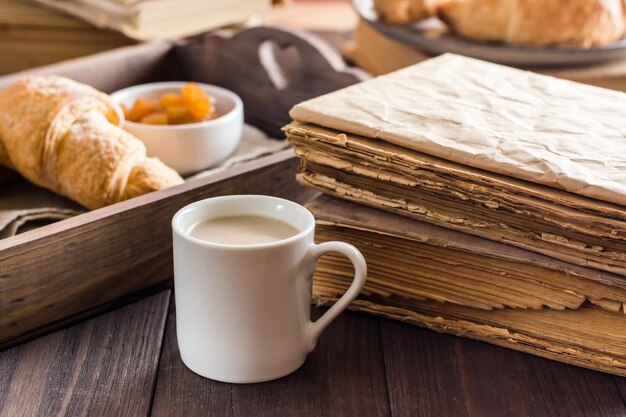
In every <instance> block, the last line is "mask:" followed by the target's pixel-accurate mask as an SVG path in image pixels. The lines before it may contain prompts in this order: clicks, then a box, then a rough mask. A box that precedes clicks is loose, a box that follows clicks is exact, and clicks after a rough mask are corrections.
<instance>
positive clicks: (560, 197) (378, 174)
mask: <svg viewBox="0 0 626 417" xmlns="http://www.w3.org/2000/svg"><path fill="white" fill-rule="evenodd" d="M291 116H292V118H293V119H294V122H293V123H291V124H290V125H288V126H286V127H285V131H286V133H287V136H288V139H289V141H290V142H291V144H292V145H293V147H294V149H295V151H296V154H297V155H298V156H299V157H300V158H301V170H300V173H299V176H298V178H299V180H300V181H301V182H302V183H304V184H307V185H309V186H312V187H315V188H317V189H319V190H321V191H322V192H324V193H325V194H327V195H330V196H334V197H338V198H339V199H341V200H339V199H337V198H331V197H326V196H325V197H322V198H320V199H318V200H316V201H314V202H313V203H312V204H311V205H310V208H311V210H312V211H313V213H314V214H315V216H316V218H317V219H318V231H317V236H318V239H319V240H322V241H325V240H344V241H348V242H351V243H353V244H355V245H356V246H357V247H358V248H359V249H361V250H362V252H363V253H364V255H365V257H366V259H367V261H368V265H369V276H368V283H367V284H366V288H365V291H364V293H363V295H362V296H361V297H360V299H359V300H358V301H357V302H356V303H355V304H354V307H355V308H356V309H360V310H364V311H369V312H372V313H376V314H381V315H384V316H388V317H392V318H397V319H401V320H403V321H408V322H411V323H415V324H418V325H421V326H426V327H429V328H432V329H435V330H437V331H441V332H448V333H453V334H457V335H461V336H464V337H471V338H475V339H480V340H484V341H487V342H491V343H494V344H498V345H502V346H507V347H510V348H513V349H518V350H522V351H526V352H530V353H533V354H537V355H540V356H545V357H549V358H553V359H556V360H561V361H564V362H568V363H572V364H576V365H580V366H585V367H589V368H594V369H599V370H603V371H607V372H612V373H616V374H620V375H626V314H624V303H625V302H626V130H624V128H623V120H624V118H625V117H626V94H623V93H618V92H614V91H610V90H604V89H600V88H596V87H591V86H586V85H582V84H576V83H573V82H570V81H565V80H558V79H554V78H550V77H546V76H542V75H537V74H532V73H529V72H524V71H520V70H515V69H511V68H507V67H502V66H499V65H494V64H489V63H485V62H481V61H477V60H473V59H468V58H463V57H460V56H455V55H444V56H442V57H439V58H435V59H432V60H429V61H425V62H423V63H420V64H418V65H415V66H412V67H408V68H405V69H403V70H400V71H397V72H394V73H391V74H388V75H385V76H381V77H378V78H375V79H372V80H369V81H366V82H364V83H361V84H358V85H355V86H352V87H349V88H346V89H343V90H339V91H336V92H334V93H330V94H328V95H325V96H321V97H318V98H316V99H313V100H309V101H307V102H304V103H301V104H299V105H297V106H295V107H294V109H293V110H292V111H291ZM342 200H350V201H352V202H353V203H349V202H346V201H342ZM354 203H357V204H354ZM367 206H370V207H374V208H377V209H382V210H376V209H372V208H370V207H367ZM383 210H384V211H383ZM392 213H394V214H392ZM350 279H351V269H350V265H349V262H348V261H346V260H344V259H342V258H340V257H334V256H333V257H327V258H324V259H322V260H321V261H320V265H319V268H318V272H317V275H316V278H315V281H314V293H315V297H316V299H317V300H318V301H319V302H322V303H329V302H332V301H333V300H335V299H336V298H337V297H338V296H339V295H340V294H341V293H342V292H343V291H344V290H345V288H346V287H347V285H348V284H349V281H350Z"/></svg>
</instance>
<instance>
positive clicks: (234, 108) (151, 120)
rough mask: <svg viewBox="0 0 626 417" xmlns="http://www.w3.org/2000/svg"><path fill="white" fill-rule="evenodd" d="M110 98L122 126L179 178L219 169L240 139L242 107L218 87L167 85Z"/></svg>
mask: <svg viewBox="0 0 626 417" xmlns="http://www.w3.org/2000/svg"><path fill="white" fill-rule="evenodd" d="M111 98H112V99H113V101H114V102H116V103H117V104H119V105H120V107H121V108H122V109H123V111H124V116H125V121H124V123H123V125H122V127H123V128H124V129H125V130H126V131H128V132H130V133H131V134H133V135H135V136H137V137H138V138H139V139H141V140H142V141H143V143H144V144H145V145H146V148H147V150H148V155H149V156H154V157H157V158H159V159H160V160H161V161H162V162H163V163H165V164H166V165H168V166H170V167H172V168H173V169H175V170H176V171H178V172H179V173H180V174H181V175H188V174H192V173H195V172H198V171H202V170H204V169H207V168H211V167H213V166H215V165H218V164H219V163H220V162H222V161H224V160H225V159H227V158H228V157H229V156H230V155H232V153H233V152H234V151H235V149H236V148H237V145H238V144H239V141H240V140H241V134H242V130H243V103H242V101H241V99H240V98H239V96H237V95H236V94H235V93H233V92H232V91H229V90H226V89H224V88H221V87H217V86H213V85H209V84H202V83H190V82H184V81H181V82H179V81H171V82H170V81H168V82H158V83H150V84H141V85H136V86H133V87H129V88H125V89H123V90H119V91H116V92H115V93H113V94H111Z"/></svg>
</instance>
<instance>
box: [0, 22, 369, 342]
mask: <svg viewBox="0 0 626 417" xmlns="http://www.w3.org/2000/svg"><path fill="white" fill-rule="evenodd" d="M34 74H57V75H63V76H66V77H70V78H73V79H75V80H77V81H81V82H84V83H87V84H90V85H93V86H94V87H96V88H98V89H100V90H103V91H106V92H112V91H115V90H118V89H120V88H123V87H127V86H129V85H133V84H140V83H145V82H151V81H160V80H194V81H199V82H205V83H210V84H216V85H220V86H223V87H226V88H228V89H231V90H233V91H235V92H236V93H237V94H239V95H240V96H241V98H242V99H243V101H244V106H245V115H246V122H247V123H250V124H252V125H254V126H256V127H258V128H260V129H261V130H263V131H265V132H266V133H267V134H269V135H270V136H272V137H276V138H282V137H283V135H282V132H281V131H280V128H281V127H282V126H283V125H285V124H287V123H288V122H289V116H288V111H289V109H290V108H291V107H292V106H293V105H294V104H295V103H298V102H300V101H302V100H306V99H308V98H311V97H314V96H317V95H319V94H322V93H326V92H329V91H332V90H335V89H338V88H342V87H344V86H347V85H350V84H353V83H355V82H357V81H359V80H361V79H363V78H365V77H366V75H365V74H364V73H362V72H360V71H358V70H355V69H351V68H347V67H346V66H345V64H344V62H343V60H342V59H341V57H340V56H339V55H338V53H336V52H335V51H334V50H333V49H331V48H330V47H329V46H327V45H326V44H325V43H323V42H322V41H320V40H318V39H317V38H315V37H312V36H311V35H308V34H304V33H299V32H294V31H287V30H285V29H281V28H276V27H258V28H253V29H248V30H244V31H241V32H239V33H237V34H235V35H233V34H232V33H226V32H219V33H214V34H208V35H204V36H201V37H198V38H195V39H192V40H190V41H187V42H185V43H177V44H173V43H168V42H155V43H149V44H144V45H138V46H131V47H125V48H121V49H118V50H114V51H110V52H105V53H101V54H97V55H92V56H90V57H86V58H81V59H77V60H72V61H67V62H65V63H61V64H56V65H51V66H48V67H42V68H39V69H35V70H31V71H27V72H22V73H18V74H14V75H9V76H5V77H0V88H3V87H4V86H6V85H7V84H8V83H10V82H11V81H12V80H14V79H16V78H20V77H23V76H25V75H34ZM297 165H298V163H297V161H296V159H295V157H294V156H293V154H292V152H291V150H287V151H283V152H280V153H277V154H274V155H271V156H268V157H264V158H260V159H257V160H255V161H252V162H249V163H246V164H243V165H239V166H237V167H235V168H233V169H230V170H227V171H223V172H219V173H216V174H214V175H211V176H208V177H204V178H199V179H194V180H189V181H187V182H186V183H184V184H182V185H180V186H177V187H173V188H170V189H166V190H162V191H159V192H155V193H151V194H148V195H145V196H141V197H138V198H134V199H132V200H128V201H125V202H122V203H118V204H114V205H111V206H109V207H105V208H102V209H99V210H94V211H92V212H89V213H85V214H82V215H79V216H76V217H74V218H71V219H68V220H64V221H60V222H57V223H54V224H52V225H49V226H44V227H41V228H39V229H36V230H33V231H30V232H26V233H23V234H21V235H18V236H15V237H11V238H7V239H4V240H0V348H6V347H8V346H11V345H14V344H16V343H18V342H21V341H24V340H26V339H28V338H32V337H34V336H36V335H38V334H42V333H45V332H49V331H51V330H53V329H56V328H58V327H61V326H64V325H66V324H68V323H70V322H73V321H76V320H78V319H80V318H83V317H85V316H88V315H92V314H95V313H96V312H99V311H102V310H103V309H106V308H110V307H111V306H112V305H114V304H116V303H120V302H126V301H128V299H131V298H134V297H137V296H141V295H143V294H145V293H146V292H149V291H151V290H152V291H154V289H156V288H161V287H163V286H166V285H170V284H171V279H172V253H171V252H172V247H171V228H170V220H171V218H172V216H173V215H174V213H175V212H176V211H177V210H178V209H180V208H181V207H183V206H184V205H186V204H188V203H190V202H192V201H196V200H199V199H203V198H207V197H210V196H215V195H224V194H247V193H249V194H267V195H275V196H280V197H284V198H288V199H291V200H294V201H298V202H306V201H308V200H309V199H310V198H312V197H313V196H314V195H315V192H313V191H311V190H309V189H306V188H302V187H300V186H299V185H297V184H296V182H295V171H296V169H297Z"/></svg>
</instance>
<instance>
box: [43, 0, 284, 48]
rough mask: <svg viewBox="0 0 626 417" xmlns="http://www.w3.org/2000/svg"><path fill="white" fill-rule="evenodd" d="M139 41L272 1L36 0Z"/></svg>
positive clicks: (207, 25) (230, 20) (211, 25)
mask: <svg viewBox="0 0 626 417" xmlns="http://www.w3.org/2000/svg"><path fill="white" fill-rule="evenodd" d="M35 1H37V2H38V3H41V4H45V5H47V6H50V7H54V8H56V9H58V10H62V11H64V12H67V13H70V14H72V15H74V16H78V17H80V18H82V19H84V20H86V21H88V22H89V23H92V24H93V25H96V26H98V27H101V28H109V29H113V30H117V31H120V32H122V33H124V34H125V35H127V36H129V37H131V38H133V39H138V40H150V39H178V38H183V37H186V36H192V35H196V34H199V33H202V32H205V31H207V30H211V29H215V28H218V27H222V26H227V25H232V24H236V23H243V22H245V21H246V20H248V19H249V18H250V17H252V16H256V15H260V14H264V13H266V12H267V11H269V9H270V7H271V3H272V2H271V0H105V1H102V0H35Z"/></svg>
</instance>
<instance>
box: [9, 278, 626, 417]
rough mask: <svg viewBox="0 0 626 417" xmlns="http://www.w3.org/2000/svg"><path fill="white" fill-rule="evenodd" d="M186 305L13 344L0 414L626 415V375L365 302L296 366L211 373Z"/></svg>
mask: <svg viewBox="0 0 626 417" xmlns="http://www.w3.org/2000/svg"><path fill="white" fill-rule="evenodd" d="M322 312H323V309H320V308H317V309H314V310H313V316H314V317H319V316H320V315H321V313H322ZM175 315H176V310H175V306H174V305H173V298H172V297H171V292H170V290H166V291H163V292H161V293H158V294H156V295H152V296H149V297H148V298H144V299H142V300H140V301H136V302H134V303H133V304H130V305H127V306H124V307H121V308H119V309H117V310H114V311H112V312H109V313H107V314H103V315H100V316H97V317H95V318H92V319H90V320H88V321H84V322H82V323H79V324H77V325H74V326H72V327H68V328H66V329H63V330H60V331H57V332H55V333H52V334H49V335H47V336H43V337H40V338H39V339H36V340H33V341H31V342H28V343H25V344H22V345H20V346H16V347H13V348H11V349H7V350H4V351H1V352H0V417H5V416H10V417H21V416H24V417H26V416H28V417H30V416H37V417H40V416H41V417H47V416H103V417H104V416H106V417H113V416H125V417H129V416H156V417H161V416H163V417H171V416H189V417H195V416H198V417H200V416H202V417H205V416H220V417H221V416H233V417H247V416H273V417H275V416H299V417H306V416H321V417H325V416H344V415H354V416H394V417H396V416H423V417H430V416H433V417H435V416H436V417H440V416H443V417H447V416H452V417H457V416H459V417H463V416H468V417H498V416H502V417H505V416H506V417H516V416H528V417H533V416H538V417H543V416H546V417H560V416H563V417H578V416H581V417H594V416H603V417H605V416H606V417H615V416H626V379H624V378H619V377H615V376H612V375H608V374H603V373H600V372H594V371H590V370H586V369H582V368H577V367H574V366H570V365H565V364H562V363H558V362H553V361H549V360H546V359H541V358H537V357H534V356H530V355H527V354H524V353H520V352H515V351H512V350H508V349H504V348H500V347H496V346H491V345H488V344H485V343H481V342H475V341H471V340H467V339H462V338H459V337H454V336H450V335H443V334H438V333H435V332H433V331H431V330H427V329H421V328H417V327H414V326H411V325H408V324H403V323H399V322H395V321H391V320H387V319H381V318H376V317H372V316H368V315H363V314H357V313H353V312H348V313H344V314H343V315H342V316H340V318H339V319H337V321H335V322H334V323H333V324H332V325H331V326H330V327H329V328H328V330H327V331H326V332H325V333H324V334H323V335H322V336H321V338H320V340H319V343H318V346H317V348H316V349H315V351H313V352H312V353H311V354H310V355H309V358H308V359H307V361H306V363H305V364H304V365H303V366H302V368H300V369H299V370H298V371H296V372H295V373H293V374H292V375H289V376H287V377H284V378H281V379H279V380H276V381H272V382H266V383H262V384H251V385H233V384H225V383H220V382H216V381H211V380H208V379H205V378H202V377H200V376H198V375H196V374H194V373H193V372H191V371H190V370H189V369H187V368H186V367H185V365H184V364H183V363H182V361H181V359H180V356H179V352H178V345H177V342H176V323H175V317H176V316H175Z"/></svg>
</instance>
